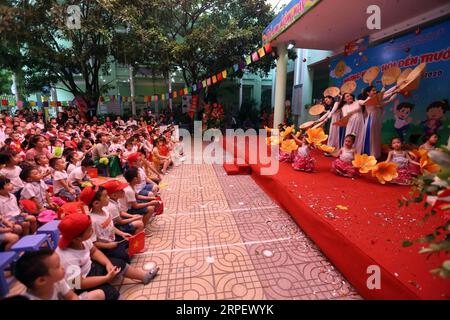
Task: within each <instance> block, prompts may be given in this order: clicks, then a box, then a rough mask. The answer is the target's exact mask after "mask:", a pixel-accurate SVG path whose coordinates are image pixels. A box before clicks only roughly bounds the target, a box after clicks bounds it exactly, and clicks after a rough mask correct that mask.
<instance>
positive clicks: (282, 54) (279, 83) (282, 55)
mask: <svg viewBox="0 0 450 320" xmlns="http://www.w3.org/2000/svg"><path fill="white" fill-rule="evenodd" d="M277 53H278V60H277V78H276V84H275V110H274V120H273V127H274V128H277V127H278V125H279V124H280V123H282V122H283V120H284V103H285V101H286V78H287V50H286V45H285V44H279V45H278V46H277Z"/></svg>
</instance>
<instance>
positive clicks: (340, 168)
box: [332, 134, 359, 178]
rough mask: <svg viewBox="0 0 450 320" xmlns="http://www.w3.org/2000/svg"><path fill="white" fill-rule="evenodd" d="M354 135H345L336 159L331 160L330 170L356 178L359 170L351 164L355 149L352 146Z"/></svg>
mask: <svg viewBox="0 0 450 320" xmlns="http://www.w3.org/2000/svg"><path fill="white" fill-rule="evenodd" d="M355 140H356V136H355V135H354V134H349V135H347V136H346V137H345V140H344V146H343V147H342V148H341V150H339V153H338V155H337V157H338V159H336V160H334V161H333V164H332V170H333V171H334V172H335V173H337V174H338V175H341V176H343V177H348V178H356V177H358V176H359V171H358V169H357V168H355V167H354V166H353V164H352V161H353V160H354V159H355V153H356V150H355V149H354V148H353V144H354V143H355Z"/></svg>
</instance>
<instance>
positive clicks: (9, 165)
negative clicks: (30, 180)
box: [0, 151, 24, 197]
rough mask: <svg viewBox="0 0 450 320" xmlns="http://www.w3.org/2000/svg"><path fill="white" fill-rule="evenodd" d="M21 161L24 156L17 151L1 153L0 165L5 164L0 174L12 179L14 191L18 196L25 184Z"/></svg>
mask: <svg viewBox="0 0 450 320" xmlns="http://www.w3.org/2000/svg"><path fill="white" fill-rule="evenodd" d="M21 162H22V158H21V157H20V156H19V155H18V154H17V153H15V152H12V151H5V152H1V153H0V165H5V166H4V167H3V168H2V169H1V170H0V174H1V175H3V176H4V177H5V178H8V179H9V180H10V181H11V184H12V185H13V190H12V193H14V195H15V196H16V197H19V196H20V191H21V190H22V188H23V186H24V184H23V181H22V180H21V179H20V173H21V172H22V169H21V168H20V167H19V166H18V164H19V163H21Z"/></svg>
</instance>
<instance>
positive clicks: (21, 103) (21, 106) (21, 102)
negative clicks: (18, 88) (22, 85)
mask: <svg viewBox="0 0 450 320" xmlns="http://www.w3.org/2000/svg"><path fill="white" fill-rule="evenodd" d="M17 107H18V108H23V101H21V100H19V101H17Z"/></svg>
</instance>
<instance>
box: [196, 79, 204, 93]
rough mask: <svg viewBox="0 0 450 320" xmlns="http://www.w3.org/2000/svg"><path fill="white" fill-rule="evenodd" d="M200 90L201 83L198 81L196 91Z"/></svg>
mask: <svg viewBox="0 0 450 320" xmlns="http://www.w3.org/2000/svg"><path fill="white" fill-rule="evenodd" d="M202 88H203V86H202V83H201V81H199V82H197V90H199V91H200V90H202Z"/></svg>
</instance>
